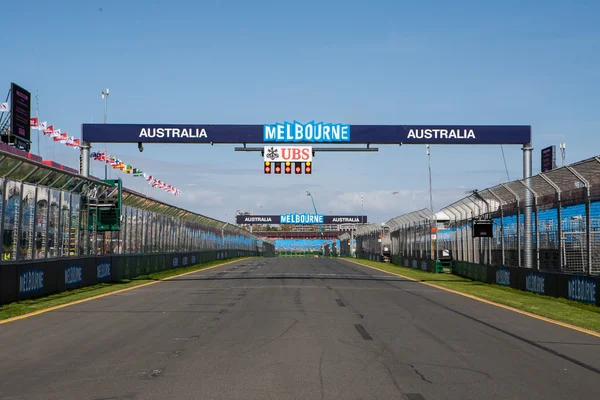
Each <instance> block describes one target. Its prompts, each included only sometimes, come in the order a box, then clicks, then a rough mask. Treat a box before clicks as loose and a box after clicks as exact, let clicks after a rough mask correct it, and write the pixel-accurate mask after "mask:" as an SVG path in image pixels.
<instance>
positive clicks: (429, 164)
mask: <svg viewBox="0 0 600 400" xmlns="http://www.w3.org/2000/svg"><path fill="white" fill-rule="evenodd" d="M426 146H427V166H428V167H429V208H430V209H431V212H433V192H432V189H431V155H430V153H429V145H426Z"/></svg>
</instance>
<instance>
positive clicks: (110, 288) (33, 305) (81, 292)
mask: <svg viewBox="0 0 600 400" xmlns="http://www.w3.org/2000/svg"><path fill="white" fill-rule="evenodd" d="M243 258H252V257H240V258H230V259H227V260H219V261H211V262H207V263H202V264H195V265H190V266H188V267H183V268H176V269H167V270H164V271H159V272H154V273H151V274H147V275H140V276H138V277H136V278H131V279H126V280H122V281H119V282H109V283H99V284H97V285H93V286H86V287H83V288H79V289H74V290H67V291H64V292H60V293H55V294H51V295H49V296H46V297H40V298H37V299H29V300H22V301H18V302H14V303H10V304H6V305H3V306H0V321H1V320H4V319H8V318H12V317H16V316H19V315H23V314H28V313H31V312H35V311H40V310H43V309H46V308H50V307H56V306H60V305H63V304H68V303H71V302H74V301H78V300H83V299H87V298H89V297H94V296H98V295H101V294H106V293H110V292H115V291H117V290H122V289H127V288H131V287H135V286H139V285H143V284H144V283H148V282H153V281H159V280H161V279H165V278H169V277H172V276H175V275H180V274H185V273H186V272H194V271H201V270H203V269H205V268H208V267H212V266H215V265H220V264H225V263H229V262H232V261H235V260H241V259H243Z"/></svg>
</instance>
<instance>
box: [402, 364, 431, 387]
mask: <svg viewBox="0 0 600 400" xmlns="http://www.w3.org/2000/svg"><path fill="white" fill-rule="evenodd" d="M407 365H408V366H409V367H411V368H412V369H413V370H414V371H415V374H417V375H419V376H420V377H421V380H423V381H425V382H427V383H433V382H431V381H430V380H429V379H427V378H425V375H423V374H422V373H421V372H420V371H419V370H418V369H417V367H415V366H414V365H412V364H407Z"/></svg>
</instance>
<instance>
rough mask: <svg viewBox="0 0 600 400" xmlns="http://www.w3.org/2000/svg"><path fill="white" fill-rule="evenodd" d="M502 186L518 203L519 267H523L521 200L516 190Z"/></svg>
mask: <svg viewBox="0 0 600 400" xmlns="http://www.w3.org/2000/svg"><path fill="white" fill-rule="evenodd" d="M500 185H502V187H503V188H504V189H506V190H507V191H508V192H509V193H510V194H512V195H513V196H514V198H515V200H516V202H517V213H516V217H517V264H518V266H519V267H521V266H522V265H521V199H520V198H519V195H518V194H517V193H516V192H515V191H514V190H512V189H511V188H510V187H508V185H505V184H504V183H501V184H500Z"/></svg>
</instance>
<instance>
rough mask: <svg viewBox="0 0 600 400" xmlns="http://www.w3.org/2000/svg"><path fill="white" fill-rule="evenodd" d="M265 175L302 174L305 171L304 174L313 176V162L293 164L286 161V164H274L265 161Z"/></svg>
mask: <svg viewBox="0 0 600 400" xmlns="http://www.w3.org/2000/svg"><path fill="white" fill-rule="evenodd" d="M282 164H283V165H282ZM263 170H264V173H265V174H271V173H274V174H281V173H284V172H285V174H287V175H290V174H294V173H295V174H302V171H303V170H304V173H305V174H307V175H310V174H312V162H311V161H306V162H292V161H286V162H272V161H264V168H263Z"/></svg>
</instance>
